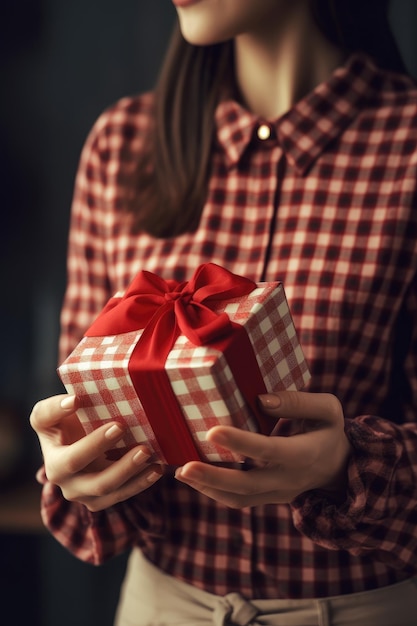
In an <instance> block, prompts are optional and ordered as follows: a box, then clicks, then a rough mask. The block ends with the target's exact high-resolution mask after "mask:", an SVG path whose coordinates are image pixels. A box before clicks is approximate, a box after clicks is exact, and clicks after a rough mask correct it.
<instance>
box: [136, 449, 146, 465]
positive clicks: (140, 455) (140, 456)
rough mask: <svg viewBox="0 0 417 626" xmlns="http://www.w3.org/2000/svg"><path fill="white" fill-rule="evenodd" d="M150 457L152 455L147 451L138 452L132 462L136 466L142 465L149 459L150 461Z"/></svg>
mask: <svg viewBox="0 0 417 626" xmlns="http://www.w3.org/2000/svg"><path fill="white" fill-rule="evenodd" d="M150 456H151V455H150V454H149V452H147V451H145V450H138V451H137V452H136V454H135V456H134V457H133V459H132V461H133V463H135V465H141V464H142V463H144V462H145V461H146V460H147V459H149V457H150Z"/></svg>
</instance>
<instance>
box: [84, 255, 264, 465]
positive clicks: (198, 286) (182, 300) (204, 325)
mask: <svg viewBox="0 0 417 626" xmlns="http://www.w3.org/2000/svg"><path fill="white" fill-rule="evenodd" d="M255 288H256V283H254V282H253V281H252V280H249V279H247V278H244V277H242V276H238V275H236V274H233V273H231V272H229V271H228V270H226V269H224V268H222V267H220V266H218V265H216V264H214V263H207V264H204V265H201V266H200V267H198V268H197V270H196V271H195V273H194V275H193V276H192V278H191V280H190V281H188V282H182V283H179V282H177V281H175V280H164V279H163V278H160V277H159V276H157V275H155V274H152V273H151V272H146V271H142V272H140V273H139V274H137V276H136V277H135V278H134V280H133V281H132V282H131V284H130V285H129V287H128V289H127V290H126V292H125V294H124V295H123V296H122V297H121V298H112V299H111V300H109V302H108V304H107V305H106V307H105V308H104V309H103V311H102V312H101V314H100V315H99V317H98V318H97V319H96V321H95V322H94V323H93V324H92V326H90V328H89V330H88V331H87V333H86V335H87V336H90V337H94V336H96V337H98V336H100V337H101V336H105V335H118V334H121V333H127V332H131V331H134V330H140V329H144V330H143V332H142V335H141V337H140V339H139V341H138V343H137V345H136V346H135V349H134V351H133V353H132V356H131V359H130V362H129V373H130V375H131V378H132V382H133V385H134V387H135V391H136V393H137V395H138V397H139V398H140V400H141V403H142V406H143V408H144V411H145V413H146V416H147V418H148V421H149V422H150V424H151V426H152V429H153V431H154V434H155V437H156V439H157V441H158V444H159V445H160V448H161V450H162V452H163V454H164V456H165V459H166V461H167V463H168V464H170V465H178V464H182V463H184V462H186V461H189V460H197V459H199V458H200V455H199V453H198V450H197V448H196V445H195V443H194V440H193V438H192V436H191V434H190V431H189V429H188V426H187V424H186V421H185V418H184V416H183V414H182V411H181V408H180V406H179V404H178V401H177V399H176V397H175V395H174V392H173V390H172V387H171V384H170V381H169V379H168V376H167V374H166V372H165V368H164V364H165V361H166V359H167V357H168V354H169V352H170V351H171V349H172V347H173V345H174V344H175V341H176V340H177V338H178V337H179V336H180V335H181V334H183V335H185V336H186V337H187V339H189V340H190V341H191V343H193V344H194V345H198V346H201V345H207V344H209V343H210V344H214V347H215V348H217V349H220V350H222V351H227V349H228V348H231V345H230V344H231V343H233V341H232V342H231V341H230V338H232V337H233V336H234V335H236V333H241V331H242V330H243V333H242V337H243V341H241V343H243V346H242V345H240V347H239V349H238V350H237V349H236V348H233V349H229V350H228V352H229V357H227V355H226V354H225V356H226V359H227V361H228V363H229V365H230V367H231V369H232V371H234V370H235V371H234V375H235V378H236V374H237V376H238V377H239V373H238V372H239V371H241V369H242V368H241V364H242V357H243V358H245V356H246V357H247V360H248V361H252V362H253V360H254V359H255V362H256V358H255V356H254V354H253V349H252V345H251V343H250V340H249V338H248V337H247V334H246V331H245V330H244V329H242V327H241V326H240V325H239V324H235V323H233V322H231V320H230V319H229V316H228V315H227V314H226V313H216V312H215V311H214V310H213V308H218V306H219V304H220V302H221V301H225V300H230V299H233V298H238V297H242V296H244V295H247V294H249V293H250V292H251V291H253V290H254V289H255ZM234 343H236V342H234ZM246 366H248V363H246ZM249 370H250V372H251V373H250V376H243V377H242V375H240V377H241V378H242V385H243V386H244V387H245V388H247V387H248V386H249V387H251V386H253V367H252V366H249ZM256 370H258V368H257V367H256ZM256 377H258V379H259V378H260V381H259V380H258V381H257V383H258V385H257V392H258V393H262V392H264V391H265V387H264V385H263V381H262V378H261V377H260V373H259V372H258V374H256V375H255V378H256ZM243 379H244V380H243ZM250 379H252V380H251V381H250ZM249 382H250V384H249ZM261 385H262V386H261ZM241 391H242V393H243V395H244V397H245V391H244V390H242V389H241ZM252 395H253V394H252ZM246 399H247V398H246ZM255 404H256V402H255V401H254V399H253V398H252V401H251V405H252V408H253V409H254V410H255Z"/></svg>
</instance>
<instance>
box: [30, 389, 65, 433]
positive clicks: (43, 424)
mask: <svg viewBox="0 0 417 626" xmlns="http://www.w3.org/2000/svg"><path fill="white" fill-rule="evenodd" d="M76 408H77V400H76V398H75V396H70V395H65V394H60V395H57V396H52V397H50V398H46V399H45V400H40V401H39V402H37V403H36V404H35V406H34V407H33V409H32V412H31V414H30V417H29V421H30V424H31V426H32V428H33V430H35V431H36V432H37V433H46V432H47V431H48V430H49V429H51V428H52V427H54V426H57V425H58V424H59V423H60V422H61V420H62V419H63V418H64V417H65V416H67V415H68V414H71V413H74V411H75V410H76Z"/></svg>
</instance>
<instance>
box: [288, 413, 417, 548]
mask: <svg viewBox="0 0 417 626" xmlns="http://www.w3.org/2000/svg"><path fill="white" fill-rule="evenodd" d="M345 431H346V435H347V437H348V439H349V441H350V443H351V446H352V448H353V453H352V456H351V459H350V461H349V466H348V486H347V490H346V493H345V494H341V495H340V494H339V497H338V498H337V497H335V495H334V494H331V493H329V492H324V491H322V490H314V491H309V492H306V493H304V494H301V495H300V496H298V497H297V498H296V499H295V500H294V501H293V502H292V503H291V508H292V513H293V521H294V525H295V527H296V528H297V529H298V530H299V532H301V533H302V534H303V535H305V536H307V537H309V538H310V539H311V540H312V541H314V542H315V543H318V544H320V545H322V546H323V547H326V548H329V549H337V550H341V549H342V550H349V551H350V552H351V553H353V554H360V553H363V551H364V550H367V549H373V548H375V547H376V545H377V536H378V523H380V524H387V520H388V519H389V517H390V516H392V515H395V508H396V507H397V506H398V505H399V502H397V501H396V498H395V494H394V496H393V493H392V489H393V486H395V482H396V481H395V471H396V468H397V466H398V463H399V460H400V459H401V457H402V455H403V445H402V443H401V441H400V440H398V433H396V427H395V426H394V425H393V424H392V423H391V422H388V421H387V420H383V419H380V418H377V417H374V416H362V417H359V418H357V419H356V420H346V426H345ZM396 435H397V437H396ZM411 473H412V472H411V468H409V472H408V474H407V475H408V477H409V480H410V481H411V484H412V483H413V479H412V476H410V474H411Z"/></svg>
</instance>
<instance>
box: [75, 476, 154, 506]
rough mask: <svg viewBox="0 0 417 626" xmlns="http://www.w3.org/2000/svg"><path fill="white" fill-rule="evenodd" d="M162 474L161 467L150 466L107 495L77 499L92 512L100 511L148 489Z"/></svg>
mask: <svg viewBox="0 0 417 626" xmlns="http://www.w3.org/2000/svg"><path fill="white" fill-rule="evenodd" d="M163 475H164V473H163V471H162V468H161V467H159V466H150V467H149V468H147V469H146V470H143V471H142V472H141V473H140V474H139V475H136V476H133V477H132V478H131V479H130V480H128V481H127V482H126V483H124V484H123V485H121V486H120V487H119V488H118V489H117V490H115V491H112V492H111V493H109V494H107V495H104V496H102V497H89V498H85V499H84V500H81V499H80V500H79V501H80V502H81V503H82V504H84V505H85V506H86V507H87V508H88V509H89V510H90V511H92V512H97V511H102V510H104V509H108V508H109V507H110V506H113V505H115V504H118V503H119V502H124V501H125V500H128V499H129V498H133V497H134V496H136V495H138V494H139V493H142V492H143V491H146V489H149V487H152V485H154V484H155V483H156V482H158V480H159V479H160V478H162V476H163Z"/></svg>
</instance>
